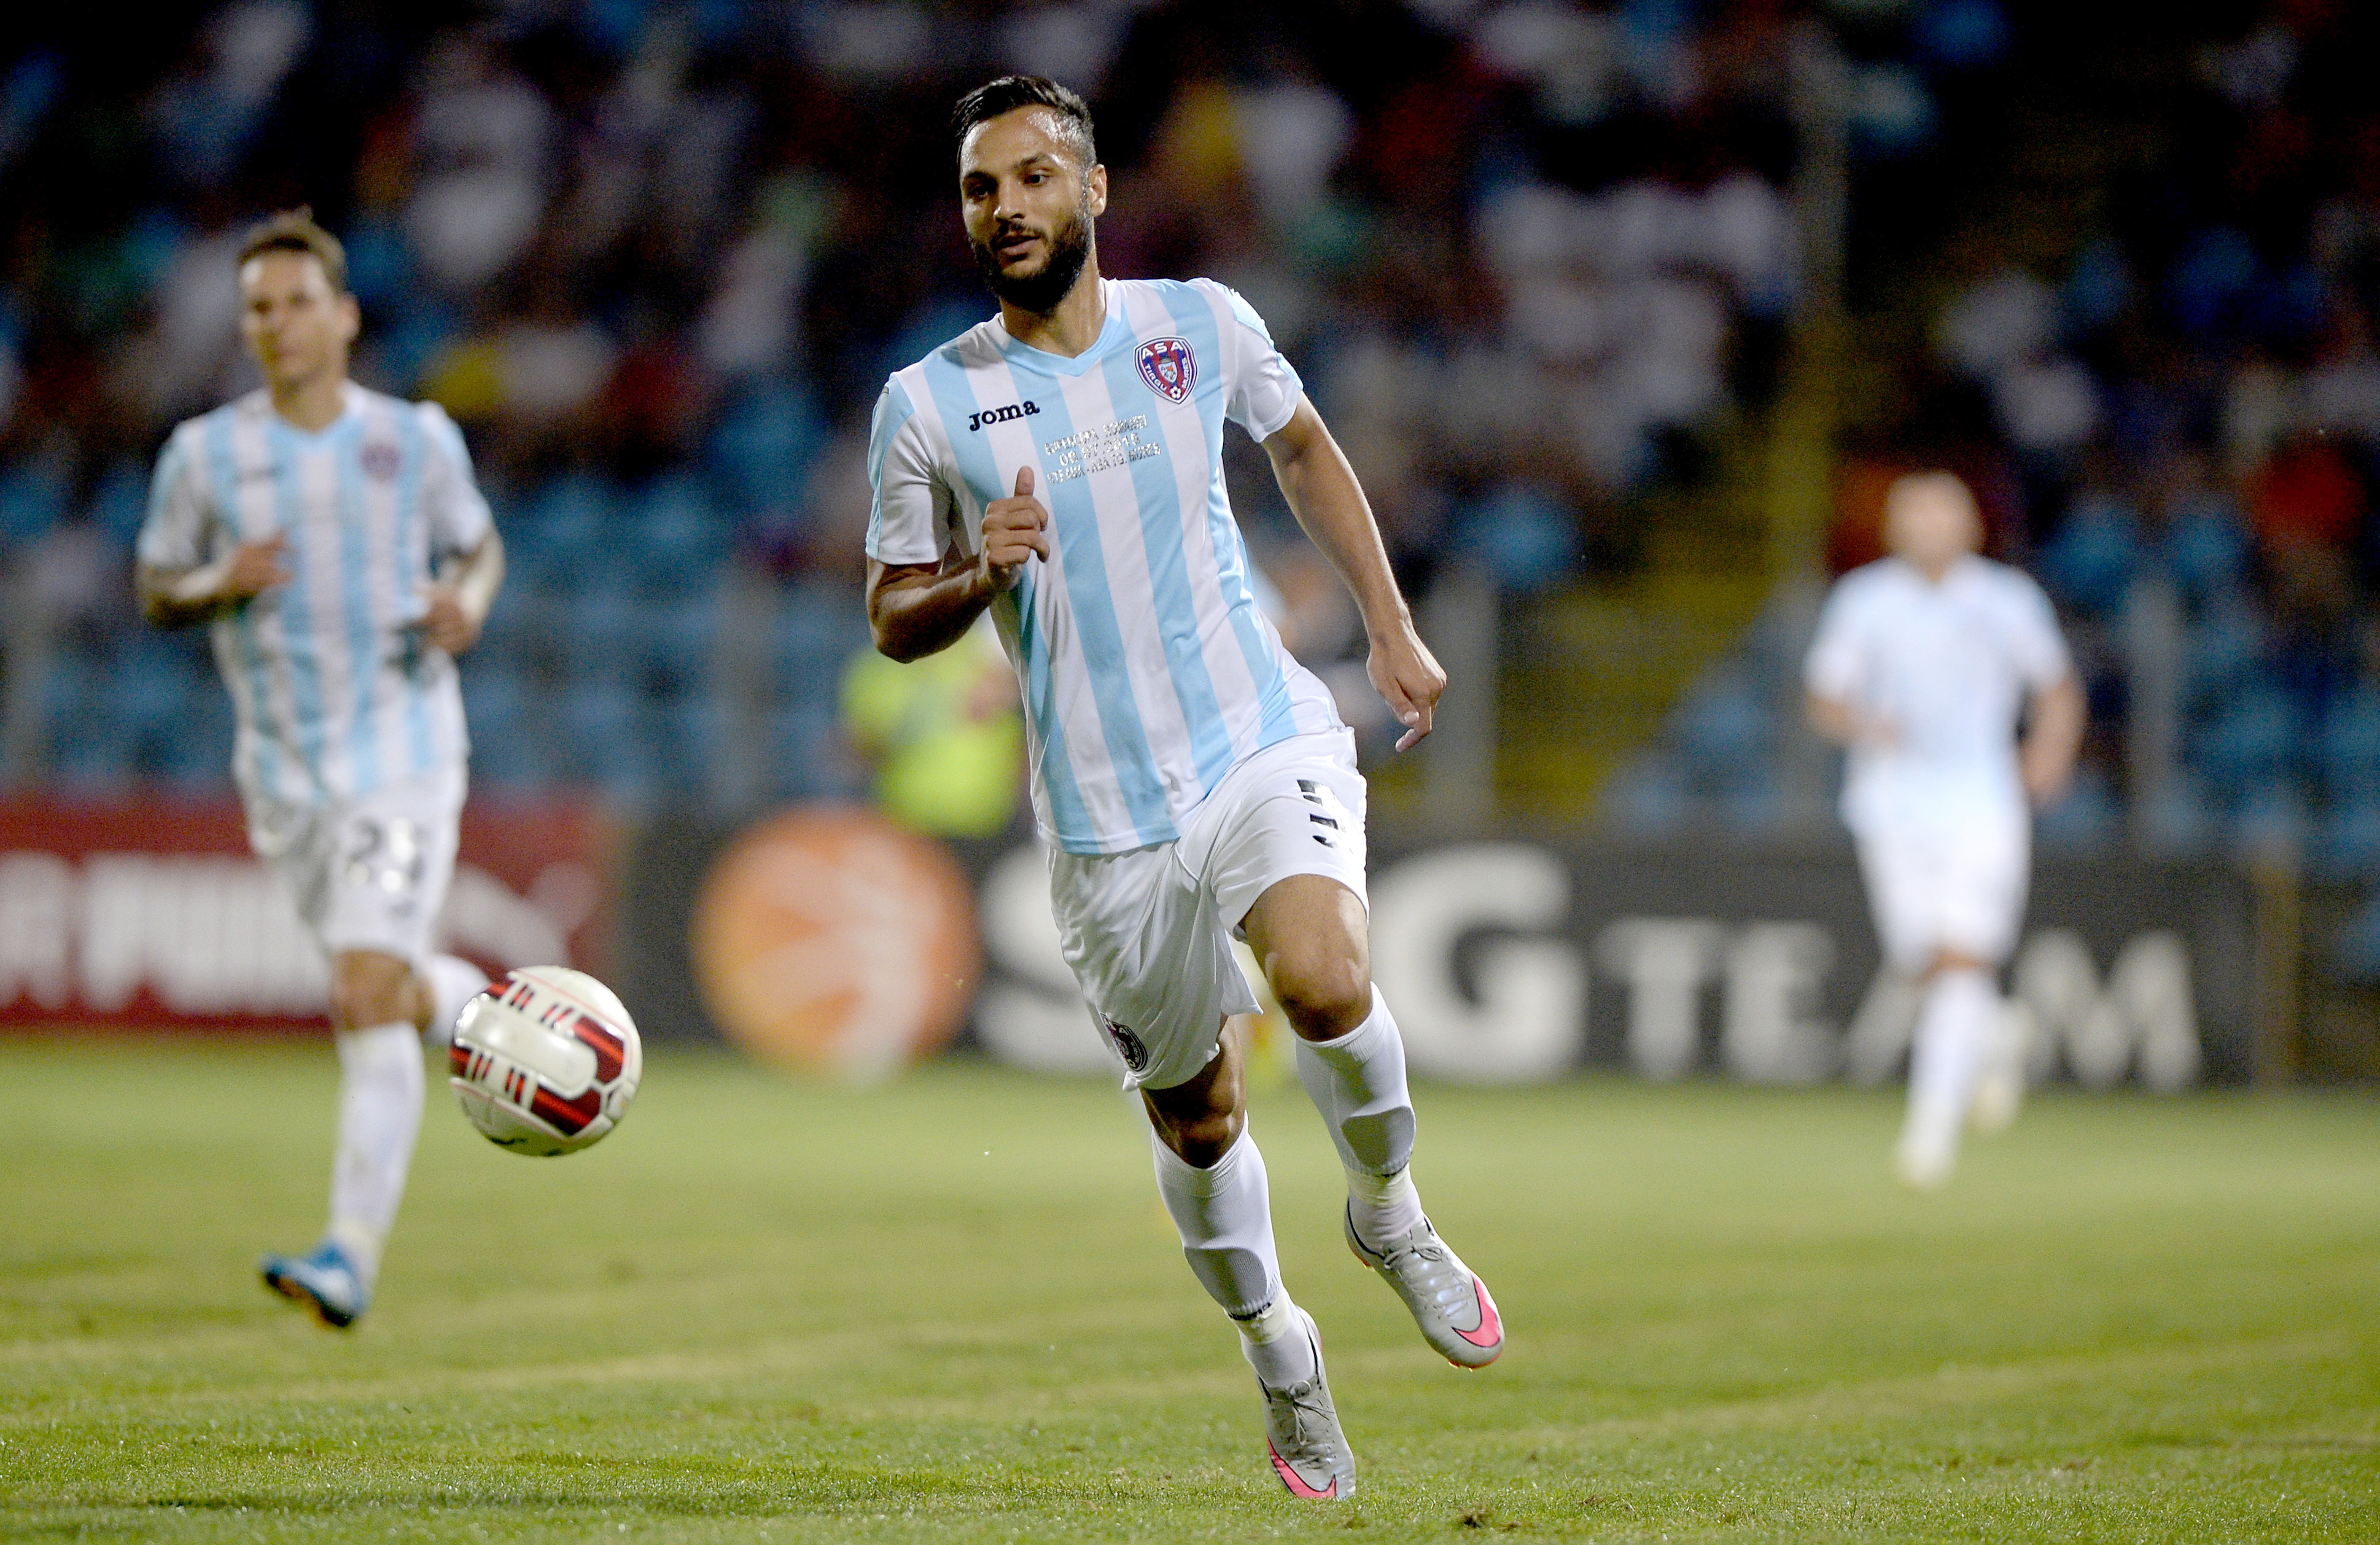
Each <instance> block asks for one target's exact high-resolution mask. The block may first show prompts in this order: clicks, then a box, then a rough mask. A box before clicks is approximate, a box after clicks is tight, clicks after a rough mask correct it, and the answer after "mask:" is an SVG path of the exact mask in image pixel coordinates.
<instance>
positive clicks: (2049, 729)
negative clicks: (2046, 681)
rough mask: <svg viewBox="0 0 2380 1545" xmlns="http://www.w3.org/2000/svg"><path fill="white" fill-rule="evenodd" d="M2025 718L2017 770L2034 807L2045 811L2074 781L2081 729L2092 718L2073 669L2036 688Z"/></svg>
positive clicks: (2018, 751)
mask: <svg viewBox="0 0 2380 1545" xmlns="http://www.w3.org/2000/svg"><path fill="white" fill-rule="evenodd" d="M2025 717H2026V719H2027V720H2028V721H2029V724H2028V726H2027V728H2026V730H2025V734H2024V741H2023V743H2022V745H2020V746H2019V747H2018V748H2017V770H2018V772H2020V773H2021V774H2022V777H2023V779H2024V792H2025V794H2026V795H2027V796H2028V797H2030V798H2031V799H2032V800H2033V802H2034V806H2035V807H2036V808H2039V809H2046V808H2047V807H2049V806H2051V805H2054V804H2056V803H2057V802H2058V797H2060V796H2061V795H2063V794H2064V793H2065V792H2066V785H2068V784H2069V783H2070V782H2072V781H2073V778H2074V758H2075V754H2076V753H2077V752H2079V751H2080V750H2081V749H2082V748H2083V725H2084V724H2085V723H2086V722H2087V721H2088V719H2089V717H2090V706H2089V702H2088V700H2086V699H2085V698H2084V697H2083V684H2082V683H2081V682H2080V681H2078V680H2076V679H2075V676H2074V673H2073V672H2072V671H2071V670H2070V671H2068V672H2067V673H2066V674H2065V675H2063V676H2060V677H2059V678H2058V680H2057V681H2055V682H2052V683H2051V684H2050V685H2049V686H2047V687H2039V688H2036V689H2035V690H2034V694H2033V697H2032V700H2031V701H2030V702H2029V703H2028V704H2027V707H2026V712H2025Z"/></svg>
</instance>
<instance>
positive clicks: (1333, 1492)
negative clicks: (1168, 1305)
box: [1257, 1308, 1355, 1502]
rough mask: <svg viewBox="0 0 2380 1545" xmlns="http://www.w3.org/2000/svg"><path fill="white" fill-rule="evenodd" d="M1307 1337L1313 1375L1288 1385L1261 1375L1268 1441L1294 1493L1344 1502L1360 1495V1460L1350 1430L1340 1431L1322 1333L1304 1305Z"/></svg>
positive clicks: (1278, 1468)
mask: <svg viewBox="0 0 2380 1545" xmlns="http://www.w3.org/2000/svg"><path fill="white" fill-rule="evenodd" d="M1297 1318H1298V1319H1299V1320H1302V1321H1304V1322H1305V1336H1306V1340H1308V1341H1309V1342H1311V1343H1313V1344H1314V1377H1313V1378H1311V1379H1306V1380H1302V1381H1299V1382H1297V1383H1294V1384H1292V1385H1290V1386H1289V1387H1288V1388H1287V1389H1284V1390H1276V1389H1274V1388H1272V1387H1271V1386H1270V1385H1269V1384H1267V1383H1266V1382H1265V1381H1263V1380H1262V1379H1258V1380H1257V1389H1259V1390H1261V1391H1263V1392H1264V1403H1265V1446H1266V1452H1267V1453H1269V1454H1270V1455H1271V1456H1272V1467H1273V1470H1274V1472H1275V1473H1276V1474H1278V1475H1279V1476H1280V1477H1281V1484H1282V1485H1283V1486H1286V1487H1288V1488H1289V1494H1290V1495H1291V1496H1293V1497H1299V1498H1313V1499H1319V1500H1323V1501H1328V1502H1344V1501H1345V1500H1346V1499H1348V1498H1349V1497H1352V1496H1354V1494H1355V1459H1354V1455H1353V1454H1349V1453H1348V1452H1347V1435H1346V1434H1345V1433H1343V1432H1342V1431H1340V1430H1339V1412H1338V1410H1337V1408H1336V1407H1334V1406H1333V1405H1331V1404H1330V1380H1329V1379H1328V1378H1327V1377H1326V1376H1325V1375H1324V1373H1323V1371H1322V1335H1321V1332H1318V1331H1317V1330H1316V1329H1315V1328H1314V1317H1313V1316H1312V1315H1310V1314H1308V1313H1306V1312H1305V1309H1303V1308H1300V1309H1299V1310H1298V1311H1297Z"/></svg>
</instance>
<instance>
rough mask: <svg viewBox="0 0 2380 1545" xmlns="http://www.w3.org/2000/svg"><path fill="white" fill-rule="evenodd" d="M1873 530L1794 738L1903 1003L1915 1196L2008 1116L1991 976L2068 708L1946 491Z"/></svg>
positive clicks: (2005, 581)
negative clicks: (1804, 723) (1838, 752)
mask: <svg viewBox="0 0 2380 1545" xmlns="http://www.w3.org/2000/svg"><path fill="white" fill-rule="evenodd" d="M1884 518H1885V545H1886V546H1887V547H1888V549H1889V550H1890V553H1891V555H1890V556H1888V557H1886V558H1881V559H1878V560H1877V561H1876V562H1875V563H1872V564H1868V565H1865V566H1862V567H1860V568H1857V569H1854V570H1852V572H1851V573H1849V574H1847V575H1845V576H1844V577H1843V578H1842V579H1841V580H1840V582H1839V583H1838V584H1837V585H1836V586H1835V590H1834V593H1833V594H1832V595H1830V596H1829V597H1828V600H1827V605H1826V610H1825V611H1824V612H1823V613H1822V614H1820V616H1819V620H1818V631H1817V636H1816V638H1815V639H1813V640H1812V642H1811V645H1810V654H1809V659H1808V663H1807V666H1806V682H1807V686H1808V688H1809V694H1810V697H1809V701H1810V716H1811V721H1812V723H1813V724H1815V725H1816V727H1817V728H1818V730H1819V731H1820V732H1821V733H1822V734H1824V735H1826V736H1828V737H1830V738H1832V739H1834V740H1836V741H1837V742H1839V743H1840V744H1841V745H1843V746H1845V747H1847V748H1849V749H1850V767H1849V769H1848V773H1847V776H1846V777H1845V779H1844V784H1843V820H1844V821H1845V823H1846V824H1848V825H1849V826H1850V827H1851V829H1852V837H1853V838H1854V839H1855V840H1856V842H1857V844H1858V847H1859V856H1860V871H1861V874H1862V876H1863V878H1864V880H1865V881H1866V882H1867V891H1868V905H1869V907H1870V909H1871V910H1872V911H1873V913H1874V914H1875V918H1876V934H1877V937H1878V940H1879V942H1880V943H1882V945H1883V947H1884V956H1885V965H1886V967H1887V968H1888V971H1890V972H1891V973H1893V975H1894V977H1895V978H1897V979H1898V980H1899V982H1900V984H1901V985H1900V990H1901V991H1904V992H1906V993H1908V994H1909V995H1910V996H1913V997H1916V998H1917V999H1918V1002H1917V1004H1915V1011H1916V1015H1917V1029H1916V1039H1915V1041H1914V1044H1913V1051H1912V1053H1911V1057H1910V1068H1909V1110H1908V1116H1907V1119H1906V1121H1905V1122H1904V1124H1903V1125H1902V1127H1901V1134H1900V1149H1899V1151H1898V1155H1897V1158H1898V1162H1899V1164H1900V1174H1901V1177H1902V1178H1903V1179H1905V1180H1907V1181H1908V1182H1909V1183H1910V1184H1911V1185H1913V1186H1919V1187H1921V1188H1923V1187H1932V1186H1939V1185H1941V1184H1942V1183H1943V1182H1945V1181H1947V1180H1948V1179H1949V1177H1950V1173H1951V1170H1952V1167H1953V1166H1954V1165H1955V1164H1956V1162H1957V1161H1958V1153H1959V1140H1960V1134H1961V1130H1962V1129H1963V1128H1964V1127H1965V1126H1966V1125H1967V1124H1968V1123H1969V1121H1970V1120H1974V1121H1976V1122H1977V1124H1978V1125H1985V1126H1994V1125H2005V1124H2006V1123H2007V1122H2008V1121H2009V1120H2010V1119H2011V1118H2012V1117H2013V1116H2014V1115H2015V1113H2016V1101H2017V1100H2018V1099H2019V1097H2020V1096H2021V1094H2022V1088H2023V1085H2022V1053H2023V1047H2022V1044H2021V1039H2020V1038H2021V1036H2022V1027H2023V1025H2024V1023H2025V1021H2024V1020H2023V1019H2022V1016H2016V1015H2013V1014H2011V1013H2010V1012H2009V1010H2008V1009H2007V1007H2006V1006H2005V1005H2004V1004H2002V1003H2001V1001H2000V997H1999V989H1998V981H1997V974H1998V971H1999V968H2000V967H2001V966H2002V965H2004V964H2005V963H2006V962H2007V960H2008V957H2009V954H2010V951H2011V950H2013V949H2014V948H2015V946H2016V939H2017V928H2018V925H2019V923H2020V922H2021V921H2022V919H2023V916H2024V898H2025V890H2026V884H2027V881H2028V879H2029V876H2030V872H2031V867H2032V843H2033V824H2032V810H2031V809H2030V806H2032V805H2047V804H2049V803H2051V802H2052V801H2054V800H2055V799H2056V798H2057V797H2058V796H2059V795H2060V794H2061V793H2063V792H2064V790H2065V788H2066V785H2067V783H2068V781H2069V780H2070V778H2071V777H2072V776H2073V772H2074V755H2075V751H2076V749H2077V748H2079V747H2080V746H2081V744H2082V741H2083V716H2084V703H2083V688H2082V686H2081V684H2080V683H2079V682H2077V681H2076V679H2075V676H2074V667H2073V664H2072V662H2071V660H2070V657H2069V656H2068V654H2067V651H2066V642H2065V640H2064V639H2061V638H2060V637H2059V636H2058V622H2057V618H2056V616H2055V615H2054V614H2053V613H2052V612H2051V610H2050V605H2049V598H2048V597H2047V596H2046V595H2044V594H2042V593H2041V587H2040V586H2038V585H2036V584H2034V582H2033V581H2032V580H2031V579H2030V578H2026V576H2025V575H2023V574H2022V573H2021V572H2019V571H2018V570H2016V569H2013V568H2010V567H2008V566H2005V565H2002V564H1996V563H1993V562H1991V561H1989V560H1988V559H1985V558H1984V557H1981V556H1979V555H1978V553H1977V549H1978V548H1979V547H1980V545H1981V544H1982V540H1983V523H1982V521H1981V520H1980V519H1978V518H1977V517H1976V512H1975V501H1974V496H1973V494H1972V493H1969V492H1968V489H1967V486H1966V484H1964V483H1962V482H1961V481H1959V480H1958V479H1957V478H1956V477H1953V476H1952V475H1951V474H1949V473H1948V472H1939V471H1937V472H1923V473H1917V474H1913V475H1912V476H1909V477H1905V478H1902V479H1900V481H1897V482H1895V483H1894V484H1893V485H1892V489H1891V492H1890V493H1889V494H1888V496H1887V498H1886V500H1885V517H1884ZM2020 717H2022V719H2023V720H2024V721H2025V722H2026V725H2027V727H2026V730H2025V735H2024V739H2023V742H2022V745H2020V744H2019V742H2018V739H2017V725H2018V721H2019V719H2020Z"/></svg>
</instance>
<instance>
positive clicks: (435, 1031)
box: [418, 955, 488, 1046]
mask: <svg viewBox="0 0 2380 1545" xmlns="http://www.w3.org/2000/svg"><path fill="white" fill-rule="evenodd" d="M418 969H419V973H420V976H421V979H422V981H423V982H424V983H425V984H426V985H427V986H428V987H429V989H430V1028H428V1029H426V1030H424V1031H422V1032H421V1039H422V1040H424V1041H425V1042H427V1043H428V1044H430V1045H431V1046H446V1045H450V1044H452V1043H453V1041H454V1040H455V1016H456V1015H459V1014H461V1013H462V1012H463V1005H464V1004H468V1003H469V1002H470V1001H471V1000H472V999H474V998H476V997H478V996H479V995H480V991H481V990H482V989H484V988H485V987H486V986H487V985H488V973H487V972H485V971H482V970H480V968H479V967H477V966H474V965H472V964H471V963H470V962H469V961H468V960H466V959H464V958H463V957H462V956H461V955H431V957H430V958H429V959H428V960H425V961H423V962H422V963H421V965H420V966H419V967H418Z"/></svg>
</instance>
